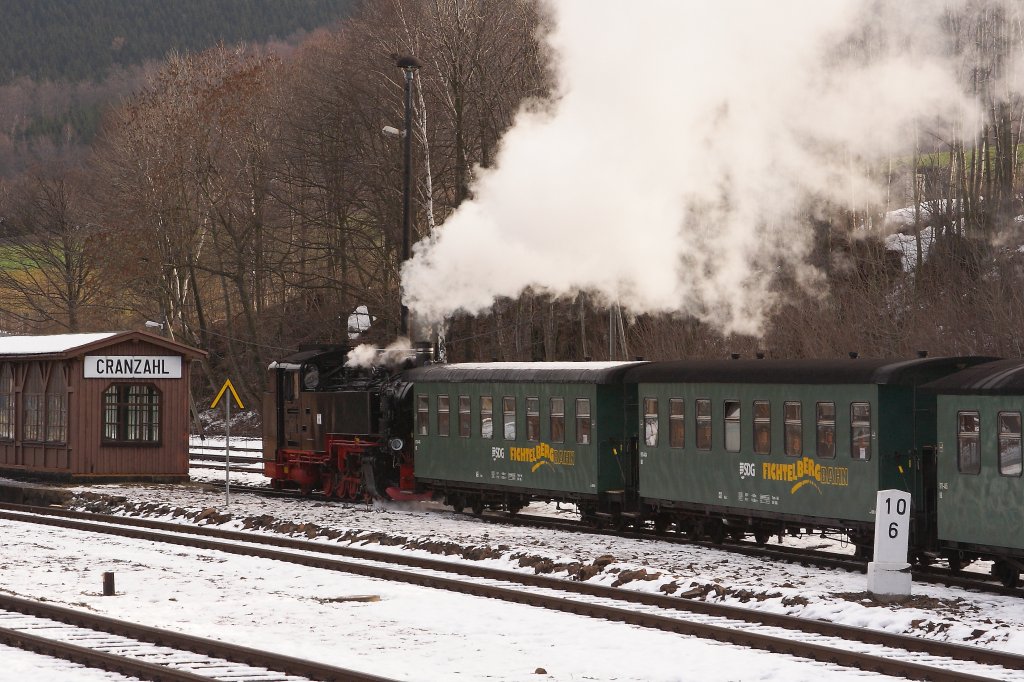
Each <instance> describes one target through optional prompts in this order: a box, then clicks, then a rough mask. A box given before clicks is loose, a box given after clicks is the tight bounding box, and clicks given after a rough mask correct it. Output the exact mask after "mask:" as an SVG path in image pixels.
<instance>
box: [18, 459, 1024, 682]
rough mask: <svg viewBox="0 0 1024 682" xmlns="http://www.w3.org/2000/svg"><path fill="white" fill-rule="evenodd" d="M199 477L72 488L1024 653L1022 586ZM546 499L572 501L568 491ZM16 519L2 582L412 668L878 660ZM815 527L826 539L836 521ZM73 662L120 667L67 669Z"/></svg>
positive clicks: (686, 673) (120, 501) (659, 670)
mask: <svg viewBox="0 0 1024 682" xmlns="http://www.w3.org/2000/svg"><path fill="white" fill-rule="evenodd" d="M232 443H233V445H234V446H237V445H240V444H241V443H235V441H234V439H233V441H232ZM241 454H247V453H241ZM192 477H193V480H194V482H193V483H192V484H190V485H184V486H153V485H97V486H88V487H78V488H74V490H75V492H77V493H79V498H78V499H79V502H78V507H79V508H83V509H85V508H90V509H97V510H102V511H113V512H114V513H121V514H132V515H143V516H147V517H150V518H156V519H162V520H172V521H177V522H180V523H197V522H201V523H204V524H218V525H219V526H221V527H224V528H229V529H238V530H241V529H246V528H248V529H251V530H254V531H255V532H284V533H288V534H290V535H294V536H297V537H307V538H310V539H312V540H314V541H317V542H341V543H354V544H356V545H359V546H363V545H366V546H369V547H370V548H372V549H380V550H386V551H392V552H409V553H415V554H420V555H430V556H434V557H443V558H447V559H448V560H451V561H477V562H481V563H483V564H486V565H488V566H492V567H496V568H503V569H507V570H517V571H531V572H534V571H536V572H544V573H548V574H550V575H553V576H562V577H569V576H572V577H575V578H577V579H580V578H583V579H589V580H591V581H592V582H596V583H600V584H605V585H615V586H622V587H626V588H629V589H638V590H644V591H648V592H670V593H673V594H686V595H687V596H689V597H691V598H698V599H707V600H714V601H720V602H725V603H730V604H733V605H737V606H743V607H746V608H753V609H766V610H770V611H773V612H780V613H787V614H790V615H799V616H803V617H807V618H820V619H823V620H830V621H836V622H840V623H845V624H848V625H855V626H862V627H871V628H879V629H884V630H888V631H891V632H901V633H907V634H914V635H917V636H922V637H932V638H936V639H941V640H949V641H956V642H961V643H965V644H972V645H977V646H984V647H992V648H999V649H1005V650H1008V651H1013V652H1017V653H1024V635H1022V634H1021V633H1022V632H1024V609H1021V601H1020V599H1016V598H1008V597H1000V596H995V595H987V594H979V593H973V592H969V591H965V590H960V589H955V588H945V587H935V586H930V585H915V586H914V596H913V597H912V599H911V600H910V601H909V602H908V603H906V604H903V605H898V604H883V603H878V602H875V601H874V600H872V599H871V598H870V597H869V596H868V595H867V594H866V593H865V587H866V576H864V575H860V574H851V573H846V572H835V571H828V570H821V569H815V568H808V567H803V566H799V565H790V564H782V563H772V562H769V561H767V560H762V559H757V558H749V557H743V556H738V555H735V554H732V553H729V552H726V551H718V550H713V549H708V548H705V547H695V546H690V545H676V544H670V543H666V542H662V541H657V540H641V539H628V538H614V537H608V536H598V535H586V534H575V533H566V532H563V531H552V530H543V529H536V528H522V527H516V526H505V525H499V524H493V523H488V522H486V521H484V520H480V519H476V518H473V517H472V516H468V515H461V514H455V513H452V512H450V511H443V510H442V508H441V507H440V506H438V505H435V504H432V503H401V504H400V503H389V504H386V505H381V504H378V505H376V506H372V507H367V506H366V505H346V504H328V503H322V502H316V501H313V500H298V499H292V500H288V499H282V500H278V499H268V498H263V497H257V496H254V495H251V494H247V493H245V492H243V491H242V490H241V489H240V488H239V487H238V486H239V485H242V484H257V485H258V484H265V479H263V478H262V476H260V475H258V474H248V473H247V474H237V473H232V482H233V484H234V486H235V487H234V488H233V492H232V494H231V499H230V504H226V503H225V493H224V491H223V490H222V489H217V488H215V487H213V486H210V485H206V484H204V483H203V481H211V480H214V479H218V480H219V479H222V478H223V473H218V472H215V471H210V470H202V469H193V471H192ZM530 510H531V512H533V513H536V510H534V509H533V507H531V508H530ZM539 511H540V512H541V513H547V514H551V515H566V514H572V512H571V511H569V510H564V509H560V508H559V507H557V506H556V505H543V506H541V508H540V510H539ZM3 525H4V530H3V531H2V532H3V537H4V539H5V542H4V547H5V549H4V553H3V555H2V559H0V590H3V591H5V592H9V593H12V594H17V595H23V596H29V597H44V598H47V599H49V600H51V601H54V602H55V603H58V604H64V605H68V606H73V607H77V608H90V609H94V610H96V611H99V612H101V613H104V614H106V615H110V616H113V617H118V618H125V619H129V620H143V621H146V622H148V623H150V624H152V625H154V626H157V627H165V628H171V629H178V630H182V631H185V632H189V633H191V634H196V635H203V636H215V637H219V638H222V639H226V640H231V641H240V642H242V643H245V644H247V645H249V646H258V647H259V646H266V647H268V648H275V649H278V650H283V651H285V652H286V653H290V654H292V655H298V656H304V657H309V658H314V659H318V660H324V661H328V662H330V663H332V664H334V665H339V666H343V667H352V668H358V669H361V670H366V671H372V672H376V673H377V674H382V675H387V676H392V677H396V678H400V679H410V680H413V679H415V680H424V679H425V680H435V679H436V680H442V679H443V680H449V679H464V680H478V679H489V680H548V679H553V680H637V681H639V680H666V681H667V680H816V679H818V678H820V677H822V676H823V675H826V676H827V677H828V678H829V679H846V678H852V677H859V676H863V675H864V673H857V672H854V671H844V670H841V669H838V668H834V667H826V666H821V665H819V664H814V663H809V662H805V661H797V660H795V659H791V658H788V657H785V656H774V655H770V654H766V653H762V652H755V651H749V650H745V649H740V648H735V647H727V646H724V645H717V644H711V643H707V642H702V641H699V640H694V639H691V638H684V637H679V636H675V635H670V634H665V633H656V632H650V631H647V630H643V629H640V628H635V627H632V626H627V625H623V624H617V623H605V622H602V621H596V620H593V619H587V618H583V617H580V616H572V615H567V614H556V613H550V612H546V611H542V610H539V609H535V608H531V607H526V606H521V605H514V604H504V603H500V602H494V601H492V600H484V599H480V598H475V597H469V596H465V595H452V594H447V593H441V592H439V591H436V590H426V589H423V588H416V587H412V586H408V585H397V584H392V583H386V582H382V581H375V580H370V579H367V578H361V577H358V576H351V575H347V574H343V573H329V572H325V571H318V570H315V569H310V568H304V567H297V566H290V565H284V564H275V563H272V562H271V563H268V562H266V561H262V560H257V559H252V558H247V557H235V556H229V555H223V554H220V553H218V552H212V551H200V550H190V549H185V548H180V547H167V546H163V545H157V544H142V545H140V544H139V543H137V542H133V541H128V540H120V539H115V538H111V537H108V536H94V535H91V534H87V533H80V532H68V531H51V530H48V529H46V528H44V527H41V526H32V525H26V524H17V523H12V522H3ZM788 542H790V540H789V539H787V543H788ZM802 542H804V543H807V544H812V545H814V544H823V543H824V544H828V542H827V541H825V540H823V539H821V538H813V539H810V540H808V539H804V540H803V541H802ZM108 570H113V571H115V573H116V575H117V589H118V594H117V596H116V597H102V596H101V595H100V591H101V590H100V587H101V582H102V573H103V572H104V571H108ZM357 595H376V596H379V597H380V601H376V602H359V601H348V599H349V598H350V597H352V596H357ZM5 660H6V658H5ZM538 669H543V670H544V671H545V672H544V673H536V672H535V671H536V670H538ZM9 673H10V670H5V669H0V681H2V680H7V679H19V680H20V679H26V677H25V674H18V675H16V676H15V675H14V674H13V673H12V674H9ZM92 674H96V673H92ZM41 677H42V678H43V679H45V678H47V677H48V676H47V675H45V674H44V675H42V676H41ZM64 679H89V680H92V679H108V678H98V677H79V676H77V674H76V675H73V676H72V675H71V674H70V673H69V674H68V676H67V677H65V678H64Z"/></svg>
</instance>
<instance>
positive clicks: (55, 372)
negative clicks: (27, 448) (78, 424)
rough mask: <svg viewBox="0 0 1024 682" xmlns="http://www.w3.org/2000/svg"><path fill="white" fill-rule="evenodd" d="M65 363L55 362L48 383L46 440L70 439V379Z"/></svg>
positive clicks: (65, 440)
mask: <svg viewBox="0 0 1024 682" xmlns="http://www.w3.org/2000/svg"><path fill="white" fill-rule="evenodd" d="M64 370H65V367H64V365H63V364H54V365H52V368H51V370H50V381H49V382H48V383H47V384H46V442H47V443H66V442H67V440H68V380H67V376H66V375H65V374H64Z"/></svg>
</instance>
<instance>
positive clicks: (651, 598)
mask: <svg viewBox="0 0 1024 682" xmlns="http://www.w3.org/2000/svg"><path fill="white" fill-rule="evenodd" d="M5 508H14V509H17V510H19V511H23V512H30V513H33V514H35V513H41V514H42V515H43V516H36V517H26V516H24V514H23V513H22V514H18V513H13V514H12V513H7V512H0V518H10V519H12V520H18V521H29V522H34V523H41V524H45V525H56V526H63V527H71V528H76V529H79V530H86V531H93V532H105V533H111V534H115V535H122V536H126V537H133V538H137V539H145V540H151V541H158V542H170V543H173V544H182V545H189V546H193V547H199V548H203V549H210V550H220V551H226V552H230V553H235V554H243V555H249V556H260V557H264V558H268V559H276V560H281V561H287V562H291V563H297V564H301V565H305V566H310V567H315V568H323V569H328V570H338V571H345V572H349V573H354V574H357V575H364V576H368V577H376V578H382V579H386V580H392V581H396V582H404V583H408V584H415V585H420V586H424V587H435V588H440V589H446V590H449V591H455V592H461V593H464V594H471V595H475V596H484V597H493V598H498V599H503V600H505V601H512V602H516V603H523V604H530V605H534V606H540V607H543V608H549V609H556V610H561V611H568V612H570V613H583V614H584V615H591V616H594V617H601V618H606V619H609V620H616V621H624V622H628V623H632V624H635V625H641V626H644V627H653V628H657V629H660V630H666V631H670V632H677V633H680V634H691V635H696V636H700V637H705V638H711V639H715V640H718V641H726V642H733V643H738V644H742V645H744V646H751V647H754V648H760V649H765V650H768V651H783V650H785V651H787V652H790V653H792V652H794V651H797V650H800V651H801V652H802V653H800V654H799V655H802V656H804V657H807V658H812V659H814V660H819V661H826V662H837V661H851V662H852V661H859V663H857V664H856V667H861V668H863V669H867V670H876V669H879V668H877V666H880V665H883V666H887V667H886V670H887V671H888V672H891V673H892V674H898V675H902V676H905V677H910V678H911V679H949V680H954V679H972V678H970V677H969V676H968V677H964V676H963V673H957V674H956V675H952V676H949V677H942V675H943V674H944V673H941V671H939V669H937V668H935V667H933V666H927V665H917V664H913V663H908V662H902V661H894V662H891V663H886V662H885V661H886V660H887V659H880V658H879V657H877V656H873V655H871V654H859V653H856V652H849V651H845V650H833V649H834V648H829V647H823V646H821V645H813V644H807V643H800V642H794V641H791V640H783V639H778V638H773V637H771V636H770V635H763V634H758V633H746V632H742V631H739V630H737V629H736V628H723V627H721V626H714V625H708V624H699V623H690V622H686V621H681V620H679V619H675V618H670V617H666V616H655V615H650V614H642V613H637V612H633V611H629V610H626V609H621V608H618V607H608V606H602V605H595V604H586V603H583V602H577V601H571V600H567V599H565V598H562V597H550V596H544V595H537V594H531V593H524V592H521V591H517V590H511V589H509V588H501V587H492V586H485V585H480V584H474V583H466V582H463V581H458V580H452V579H448V578H440V577H437V576H429V575H425V574H423V573H409V572H407V571H399V570H395V569H389V568H382V567H377V566H369V565H366V564H354V563H351V562H345V561H340V560H336V559H328V558H322V557H317V556H311V555H306V554H293V553H291V552H278V551H276V550H269V549H261V548H258V547H253V546H252V545H253V544H264V545H272V546H275V547H283V548H287V549H290V550H296V551H305V552H314V553H316V554H321V555H322V554H330V555H335V556H339V555H340V556H346V557H350V558H358V559H361V560H365V561H376V562H386V563H390V564H401V565H403V566H407V567H410V568H416V569H426V570H432V571H439V572H445V573H449V574H450V573H458V574H462V575H466V576H470V577H474V578H483V579H489V580H500V581H503V582H513V583H518V584H522V585H526V586H532V587H539V588H546V589H553V590H558V591H562V592H571V593H576V594H583V595H587V596H592V597H601V598H606V599H613V600H616V601H619V602H628V603H638V604H644V605H647V606H653V607H657V608H663V609H671V610H676V611H683V612H691V613H696V614H701V615H706V616H713V617H721V618H727V619H732V620H742V621H745V622H748V623H759V624H761V625H765V626H770V627H779V628H784V629H787V630H794V631H801V632H805V633H808V634H816V635H821V636H828V637H837V638H841V639H845V640H855V641H860V642H863V643H866V644H874V645H882V646H888V647H892V648H896V649H902V650H905V651H911V652H916V653H924V654H928V655H934V656H942V657H946V658H950V659H955V660H961V661H973V662H976V663H980V664H983V665H993V666H1000V667H1004V668H1008V669H1013V670H1024V657H1022V656H1018V655H1015V654H1010V653H1006V652H1000V651H991V650H985V649H980V648H978V647H970V646H964V645H958V644H950V643H945V642H937V641H934V640H926V639H919V638H916V637H909V636H906V635H895V634H891V633H887V632H883V631H877V630H869V629H866V628H856V627H852V626H846V625H838V624H835V623H828V622H826V621H816V620H807V619H803V618H796V617H793V616H786V615H782V614H773V613H767V612H763V611H755V610H752V609H744V608H740V607H733V606H727V605H721V604H712V603H708V602H703V601H691V600H685V599H681V598H679V597H669V596H664V595H655V594H648V593H642V592H636V591H633V590H622V589H616V588H610V587H606V586H601V585H592V584H589V583H584V582H573V581H568V580H563V579H558V578H551V577H547V576H540V575H531V574H522V573H516V572H510V571H503V570H499V569H491V568H486V567H479V566H468V565H463V564H453V563H452V562H444V561H438V560H434V559H427V558H421V557H398V556H396V555H395V554H389V553H385V552H377V551H374V550H367V549H362V548H355V547H344V546H339V545H325V544H319V543H311V542H308V541H304V540H296V539H294V538H276V537H267V536H260V535H254V534H252V533H244V532H239V531H228V530H223V529H214V528H208V527H197V526H182V525H180V524H173V523H167V522H161V521H148V520H144V519H138V518H126V517H109V516H102V515H100V516H97V515H91V514H87V513H84V512H69V511H67V510H57V509H53V508H26V507H19V506H17V505H0V509H5ZM47 517H50V518H47ZM53 517H61V518H53ZM82 518H85V519H95V520H96V521H95V522H94V523H86V522H81V521H78V520H75V519H82ZM96 523H104V524H105V523H114V524H116V526H115V527H112V528H104V527H101V526H98V525H96ZM144 528H151V529H160V530H161V531H166V532H171V533H177V534H179V535H171V536H166V535H163V534H154V533H152V532H150V531H147V530H143V529H144ZM184 535H191V536H196V537H194V539H193V541H189V538H187V537H183V536H184ZM203 535H205V536H207V537H214V538H219V539H223V540H228V541H229V542H230V543H238V542H245V543H249V544H248V545H239V544H224V543H222V542H217V541H212V540H207V539H204V538H202V537H198V536H203ZM737 637H739V638H740V639H734V638H737ZM759 641H760V642H761V644H757V642H759ZM784 645H785V647H788V648H785V649H783V648H780V647H783V646H784ZM794 647H795V648H794ZM808 647H809V648H808ZM840 651H841V654H842V655H841V656H840ZM851 657H853V658H851ZM858 657H859V658H858ZM843 664H844V665H845V663H843ZM852 664H853V663H851V665H852ZM915 665H917V667H916V668H915ZM893 666H896V667H893ZM977 679H987V678H984V677H979V678H977Z"/></svg>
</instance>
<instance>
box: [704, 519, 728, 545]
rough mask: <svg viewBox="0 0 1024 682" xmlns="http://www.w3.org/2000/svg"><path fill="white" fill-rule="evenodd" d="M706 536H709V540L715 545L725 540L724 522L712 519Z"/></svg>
mask: <svg viewBox="0 0 1024 682" xmlns="http://www.w3.org/2000/svg"><path fill="white" fill-rule="evenodd" d="M708 536H710V538H711V542H713V543H715V544H716V545H720V544H722V543H723V542H725V524H723V523H722V522H721V521H712V522H711V528H710V529H709V530H708Z"/></svg>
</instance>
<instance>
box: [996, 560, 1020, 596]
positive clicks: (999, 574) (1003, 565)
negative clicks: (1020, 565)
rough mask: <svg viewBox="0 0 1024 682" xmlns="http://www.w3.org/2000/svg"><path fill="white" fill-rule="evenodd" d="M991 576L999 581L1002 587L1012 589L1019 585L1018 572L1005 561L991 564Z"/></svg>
mask: <svg viewBox="0 0 1024 682" xmlns="http://www.w3.org/2000/svg"><path fill="white" fill-rule="evenodd" d="M992 575H994V576H995V577H996V578H998V579H999V582H1001V583H1002V584H1003V587H1009V588H1011V589H1012V588H1014V587H1017V585H1019V584H1020V571H1019V570H1017V567H1016V566H1014V565H1013V564H1011V563H1009V562H1007V561H997V562H995V563H994V564H992Z"/></svg>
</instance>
